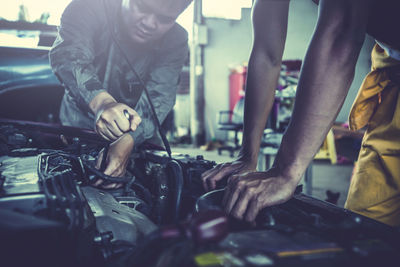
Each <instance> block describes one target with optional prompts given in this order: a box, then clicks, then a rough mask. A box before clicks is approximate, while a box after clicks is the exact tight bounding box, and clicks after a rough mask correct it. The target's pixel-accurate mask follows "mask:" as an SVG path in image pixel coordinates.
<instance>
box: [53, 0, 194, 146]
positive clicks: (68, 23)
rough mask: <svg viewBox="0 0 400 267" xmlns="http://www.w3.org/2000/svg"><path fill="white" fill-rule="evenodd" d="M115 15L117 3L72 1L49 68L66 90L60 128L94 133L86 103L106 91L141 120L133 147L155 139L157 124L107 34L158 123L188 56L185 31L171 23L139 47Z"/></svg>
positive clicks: (109, 0) (171, 102) (116, 0)
mask: <svg viewBox="0 0 400 267" xmlns="http://www.w3.org/2000/svg"><path fill="white" fill-rule="evenodd" d="M120 10H121V0H74V1H72V2H71V3H70V4H69V5H68V7H67V8H66V9H65V11H64V13H63V15H62V18H61V24H60V27H59V31H58V37H57V39H56V41H55V43H54V45H53V47H52V49H51V51H50V63H51V66H52V68H53V71H54V72H55V73H56V74H57V75H58V77H59V78H60V79H61V81H62V82H63V83H64V86H65V94H64V98H63V100H62V104H61V109H60V120H61V122H62V124H63V125H68V126H76V127H81V128H89V129H93V128H94V123H95V118H94V115H93V114H92V113H91V112H90V110H89V103H90V102H91V100H92V99H93V98H94V97H95V96H96V95H97V94H99V93H100V92H103V91H107V92H108V93H109V94H111V95H112V96H113V97H114V98H115V99H116V100H117V102H121V103H125V104H127V105H129V106H130V107H132V108H133V109H135V110H136V111H137V112H138V113H139V115H140V116H141V118H142V123H141V124H140V125H139V127H138V128H137V130H136V131H135V132H134V133H133V134H132V135H133V137H134V140H135V145H138V144H140V143H142V142H143V141H145V140H147V139H150V138H152V137H153V136H154V135H155V133H156V131H157V129H156V124H155V121H154V119H153V117H152V113H151V110H150V106H149V103H148V99H147V98H146V96H145V94H144V93H143V94H142V88H141V86H140V85H139V82H138V79H137V78H136V77H135V75H134V73H133V72H132V70H131V69H130V68H129V66H128V63H127V61H126V60H125V59H124V58H123V55H122V53H121V51H120V50H119V49H118V47H117V46H116V45H115V43H113V39H112V35H111V29H113V31H114V33H115V34H114V36H115V37H116V40H117V41H118V43H119V44H120V46H121V47H122V49H123V51H124V52H125V54H126V55H127V56H128V58H129V61H130V62H131V64H132V65H133V67H134V69H135V71H136V72H137V73H138V74H139V75H140V77H141V78H142V80H143V81H144V82H145V84H146V86H147V88H148V91H149V94H150V98H151V100H152V102H153V104H154V106H155V110H156V113H157V117H158V118H159V120H160V122H162V121H163V120H164V119H165V117H166V116H167V114H168V112H169V111H171V109H172V108H173V106H174V104H175V97H176V90H177V87H178V82H179V75H180V72H181V69H182V66H183V64H184V62H185V60H186V57H187V55H188V44H187V43H188V41H187V32H186V31H185V30H184V29H183V28H182V27H181V26H179V25H178V24H175V25H174V26H173V27H172V29H171V30H170V31H168V32H167V33H166V34H165V35H164V36H163V37H162V38H160V39H159V40H157V41H154V42H151V43H148V44H146V45H138V44H135V43H133V42H132V41H131V39H129V36H128V34H127V33H126V32H124V26H123V25H124V24H123V22H122V20H121V16H120Z"/></svg>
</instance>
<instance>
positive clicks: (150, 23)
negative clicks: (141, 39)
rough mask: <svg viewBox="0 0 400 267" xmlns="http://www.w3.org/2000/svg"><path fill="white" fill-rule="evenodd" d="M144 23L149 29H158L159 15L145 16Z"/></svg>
mask: <svg viewBox="0 0 400 267" xmlns="http://www.w3.org/2000/svg"><path fill="white" fill-rule="evenodd" d="M142 23H143V25H144V26H145V27H146V29H147V30H155V29H157V16H156V15H154V14H149V15H147V16H145V17H144V18H143V20H142Z"/></svg>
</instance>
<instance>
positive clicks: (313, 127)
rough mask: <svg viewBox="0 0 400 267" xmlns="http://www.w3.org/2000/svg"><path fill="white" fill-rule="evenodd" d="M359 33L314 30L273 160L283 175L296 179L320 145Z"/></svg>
mask: <svg viewBox="0 0 400 267" xmlns="http://www.w3.org/2000/svg"><path fill="white" fill-rule="evenodd" d="M358 34H360V33H354V34H343V35H340V36H336V37H333V38H332V36H329V35H330V33H328V34H325V35H323V34H322V33H318V31H317V32H316V34H315V35H314V37H313V40H312V42H311V44H310V47H309V50H308V52H307V55H306V58H305V61H304V66H303V69H302V73H301V76H300V80H299V84H298V90H297V96H296V103H295V107H294V110H293V115H292V119H291V122H290V125H289V127H288V129H287V131H286V133H285V135H284V138H283V140H282V144H281V147H280V149H279V152H278V155H277V158H276V161H275V165H276V166H277V167H278V168H279V169H280V170H281V171H282V173H283V174H284V176H286V177H291V178H292V179H294V180H295V181H296V182H298V181H299V180H300V179H301V177H302V175H303V173H304V172H305V170H306V168H307V166H308V165H309V163H310V162H311V161H312V159H313V157H314V155H315V154H316V152H317V151H318V149H319V148H320V146H321V144H322V142H323V140H324V138H325V137H326V135H327V133H328V131H329V129H330V128H331V126H332V123H333V121H334V120H335V118H336V116H337V114H338V112H339V110H340V108H341V106H342V105H343V102H344V100H345V98H346V95H347V92H348V90H349V88H350V85H351V82H352V80H353V77H354V70H355V65H356V62H357V58H358V55H359V52H360V49H361V45H362V42H360V40H357V35H358ZM363 34H364V33H362V32H361V35H362V36H363ZM327 35H328V36H327Z"/></svg>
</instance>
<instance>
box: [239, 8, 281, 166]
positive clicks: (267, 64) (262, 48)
mask: <svg viewBox="0 0 400 267" xmlns="http://www.w3.org/2000/svg"><path fill="white" fill-rule="evenodd" d="M288 10H289V1H256V2H255V4H254V7H253V17H252V19H253V33H254V41H253V48H252V52H251V56H250V60H249V69H248V75H247V84H246V96H245V110H244V133H243V144H242V151H241V158H242V159H243V160H245V161H250V162H251V164H252V165H254V167H255V165H256V162H257V156H258V152H259V149H260V143H261V136H262V134H263V131H264V128H265V125H266V122H267V118H268V115H269V112H270V110H271V107H272V104H273V103H274V96H275V89H276V87H277V81H278V78H279V73H280V69H281V61H282V55H283V49H284V45H285V39H286V30H287V20H288Z"/></svg>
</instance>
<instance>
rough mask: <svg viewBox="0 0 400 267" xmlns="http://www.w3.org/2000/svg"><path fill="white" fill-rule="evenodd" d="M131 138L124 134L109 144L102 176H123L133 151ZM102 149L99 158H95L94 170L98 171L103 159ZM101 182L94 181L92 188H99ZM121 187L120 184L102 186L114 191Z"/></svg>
mask: <svg viewBox="0 0 400 267" xmlns="http://www.w3.org/2000/svg"><path fill="white" fill-rule="evenodd" d="M133 144H134V141H133V138H132V136H131V135H129V134H124V135H123V136H121V137H120V138H119V139H118V140H117V141H115V142H113V143H111V144H110V148H109V150H108V153H107V159H106V169H105V170H104V174H107V175H109V176H114V177H118V176H123V175H125V172H126V166H127V164H128V159H129V155H130V154H131V152H132V149H133ZM103 152H104V149H103V150H101V151H100V153H99V157H98V158H97V162H96V168H97V169H100V165H101V161H102V159H103V156H104V155H103ZM103 182H104V181H103V180H101V179H99V180H98V181H96V183H95V184H94V186H101V185H102V184H103ZM119 187H121V184H116V183H113V184H108V185H105V186H103V188H104V189H114V188H119Z"/></svg>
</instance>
